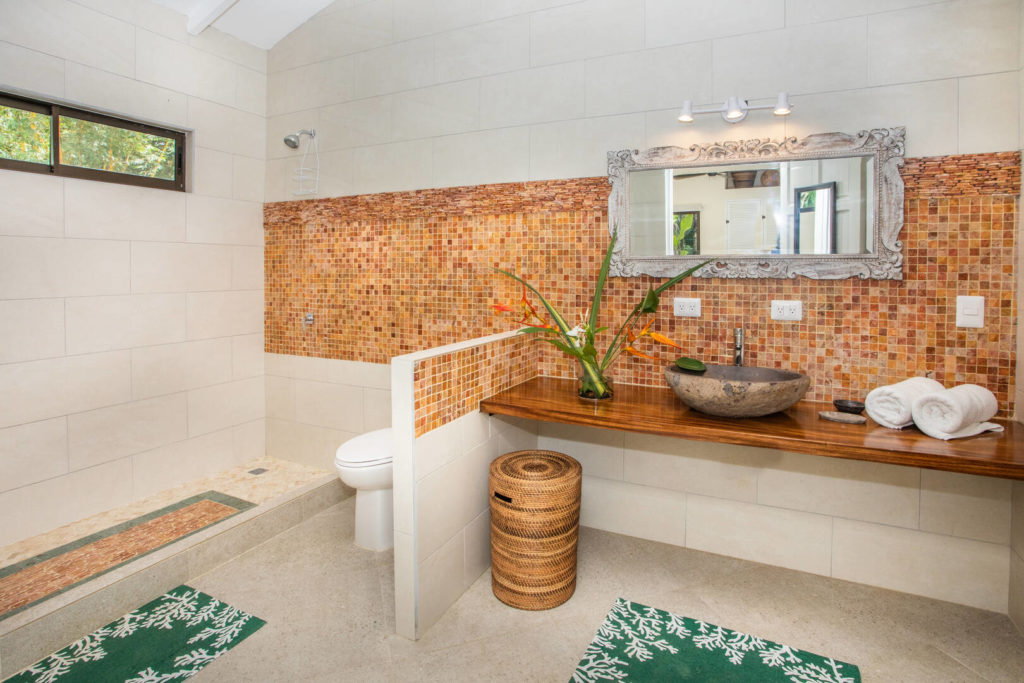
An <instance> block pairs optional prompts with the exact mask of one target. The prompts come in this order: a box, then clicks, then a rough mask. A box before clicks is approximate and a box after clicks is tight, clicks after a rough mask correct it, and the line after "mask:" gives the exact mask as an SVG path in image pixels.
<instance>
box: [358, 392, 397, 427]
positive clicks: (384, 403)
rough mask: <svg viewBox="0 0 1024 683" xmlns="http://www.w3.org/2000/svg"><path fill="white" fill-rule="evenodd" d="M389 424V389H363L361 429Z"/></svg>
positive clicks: (387, 425) (388, 425)
mask: <svg viewBox="0 0 1024 683" xmlns="http://www.w3.org/2000/svg"><path fill="white" fill-rule="evenodd" d="M390 426H391V391H389V390H384V389H363V431H367V432H369V431H372V430H374V429H384V428H385V427H390Z"/></svg>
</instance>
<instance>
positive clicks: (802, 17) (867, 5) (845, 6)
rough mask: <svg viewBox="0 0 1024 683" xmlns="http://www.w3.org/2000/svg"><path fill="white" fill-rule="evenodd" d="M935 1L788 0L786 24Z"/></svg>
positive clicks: (806, 22)
mask: <svg viewBox="0 0 1024 683" xmlns="http://www.w3.org/2000/svg"><path fill="white" fill-rule="evenodd" d="M934 3H935V0H860V1H859V2H856V3H852V2H847V1H846V0H787V1H786V25H787V26H795V25H798V24H816V23H818V22H819V21H829V20H832V19H844V18H846V17H856V16H862V15H865V14H877V13H880V12H892V11H893V10H898V9H906V8H908V7H916V6H918V5H930V4H934Z"/></svg>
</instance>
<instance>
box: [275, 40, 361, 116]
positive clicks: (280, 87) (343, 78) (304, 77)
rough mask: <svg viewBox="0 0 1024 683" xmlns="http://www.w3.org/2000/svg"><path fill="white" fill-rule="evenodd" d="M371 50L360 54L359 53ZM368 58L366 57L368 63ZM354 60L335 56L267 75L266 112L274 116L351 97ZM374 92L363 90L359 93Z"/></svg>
mask: <svg viewBox="0 0 1024 683" xmlns="http://www.w3.org/2000/svg"><path fill="white" fill-rule="evenodd" d="M368 54H372V52H370V53H367V52H364V53H361V54H360V56H362V55H368ZM371 63H372V60H368V61H367V64H368V65H370V64H371ZM353 65H354V60H353V58H352V57H339V58H337V59H330V60H327V61H324V62H316V63H313V64H306V65H303V66H299V67H296V68H293V69H288V70H287V71H279V72H277V73H272V74H270V75H269V76H267V114H268V115H270V116H277V115H278V114H286V113H288V112H293V111H301V110H303V109H314V108H316V107H322V106H325V105H329V104H337V103H338V102H346V101H348V100H351V99H353V93H354V90H353V88H354V81H355V79H356V73H354V71H353V70H354V66H353ZM370 94H377V93H365V94H362V93H361V94H360V95H359V96H364V95H370Z"/></svg>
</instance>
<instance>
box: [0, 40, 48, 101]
mask: <svg viewBox="0 0 1024 683" xmlns="http://www.w3.org/2000/svg"><path fill="white" fill-rule="evenodd" d="M0 83H3V84H4V85H6V86H9V87H11V88H19V89H22V90H28V91H31V92H36V93H39V94H40V95H50V96H52V97H63V96H64V60H63V59H59V58H58V57H54V56H52V55H48V54H44V53H42V52H38V51H36V50H27V49H25V48H23V47H19V46H17V45H13V44H11V43H6V42H2V41H0Z"/></svg>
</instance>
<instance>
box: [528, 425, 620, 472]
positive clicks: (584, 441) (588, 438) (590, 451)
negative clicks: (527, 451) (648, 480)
mask: <svg viewBox="0 0 1024 683" xmlns="http://www.w3.org/2000/svg"><path fill="white" fill-rule="evenodd" d="M625 443H626V435H625V433H623V432H618V431H613V430H610V429H593V428H590V427H581V426H576V425H563V424H557V423H552V422H542V423H541V424H540V428H539V432H538V435H537V448H540V449H543V450H549V451H558V452H559V453H565V454H566V455H568V456H570V457H572V458H575V459H576V460H577V461H578V462H579V463H580V465H581V466H582V467H583V473H584V474H585V475H587V476H590V477H601V478H602V479H622V476H623V474H622V473H623V459H624V457H625Z"/></svg>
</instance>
